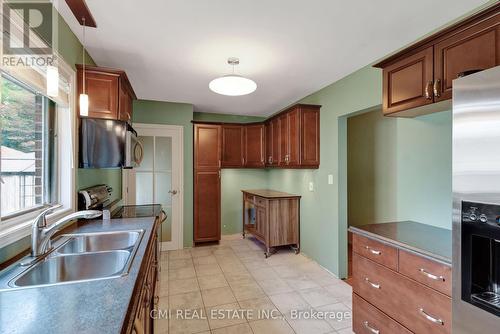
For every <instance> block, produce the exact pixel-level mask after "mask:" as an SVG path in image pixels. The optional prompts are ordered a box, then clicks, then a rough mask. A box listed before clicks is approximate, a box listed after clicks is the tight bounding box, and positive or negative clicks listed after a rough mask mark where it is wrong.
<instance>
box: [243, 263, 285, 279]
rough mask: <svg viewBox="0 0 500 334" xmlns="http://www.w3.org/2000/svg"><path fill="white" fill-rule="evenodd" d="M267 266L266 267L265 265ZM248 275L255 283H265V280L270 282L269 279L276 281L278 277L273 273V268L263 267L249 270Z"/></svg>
mask: <svg viewBox="0 0 500 334" xmlns="http://www.w3.org/2000/svg"><path fill="white" fill-rule="evenodd" d="M266 266H267V265H266ZM249 271H250V274H252V276H253V277H254V278H255V279H256V280H257V281H265V280H270V279H278V278H279V276H278V274H277V273H276V271H274V269H273V268H271V267H269V266H268V267H264V268H257V269H251V270H250V269H249Z"/></svg>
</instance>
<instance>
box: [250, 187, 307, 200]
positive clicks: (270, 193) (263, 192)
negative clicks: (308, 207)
mask: <svg viewBox="0 0 500 334" xmlns="http://www.w3.org/2000/svg"><path fill="white" fill-rule="evenodd" d="M242 192H243V193H246V194H250V195H255V196H259V197H264V198H270V199H272V198H297V197H301V196H300V195H294V194H289V193H285V192H281V191H277V190H271V189H251V190H242Z"/></svg>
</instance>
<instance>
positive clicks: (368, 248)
mask: <svg viewBox="0 0 500 334" xmlns="http://www.w3.org/2000/svg"><path fill="white" fill-rule="evenodd" d="M365 248H366V249H367V250H369V251H370V253H372V254H375V255H380V254H382V252H381V251H379V250H375V249H372V248H370V247H369V246H365Z"/></svg>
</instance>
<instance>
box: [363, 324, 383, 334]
mask: <svg viewBox="0 0 500 334" xmlns="http://www.w3.org/2000/svg"><path fill="white" fill-rule="evenodd" d="M363 325H364V326H365V327H366V329H368V330H369V331H370V332H371V333H373V334H379V333H380V331H379V330H378V329H375V328H373V327H371V326H370V324H369V323H368V321H363Z"/></svg>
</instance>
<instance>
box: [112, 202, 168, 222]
mask: <svg viewBox="0 0 500 334" xmlns="http://www.w3.org/2000/svg"><path fill="white" fill-rule="evenodd" d="M161 212H162V206H161V205H160V204H146V205H123V206H120V207H118V208H117V209H116V210H115V211H113V212H112V214H111V218H113V219H116V218H140V217H159V216H160V215H161Z"/></svg>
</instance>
